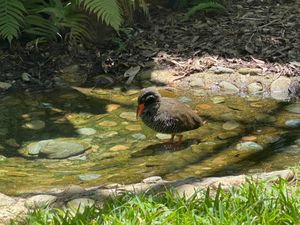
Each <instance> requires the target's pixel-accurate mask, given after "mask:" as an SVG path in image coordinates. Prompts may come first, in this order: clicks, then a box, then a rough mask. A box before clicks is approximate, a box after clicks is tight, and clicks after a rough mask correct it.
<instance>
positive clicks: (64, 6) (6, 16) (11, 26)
mask: <svg viewBox="0 0 300 225" xmlns="http://www.w3.org/2000/svg"><path fill="white" fill-rule="evenodd" d="M137 8H142V9H143V11H144V12H145V13H147V9H146V5H145V2H144V0H0V38H1V39H4V40H8V41H9V42H10V43H11V41H12V40H13V39H15V38H18V37H19V35H20V34H21V35H23V34H24V35H29V36H30V37H31V39H34V38H42V39H46V40H51V39H54V40H55V39H57V38H58V37H61V38H62V37H67V38H69V40H72V41H74V40H75V41H78V40H82V39H92V38H93V32H92V31H93V27H92V20H93V16H94V15H95V16H96V18H97V20H98V21H102V22H104V23H105V24H106V25H108V26H110V27H112V28H113V29H114V30H116V31H117V32H118V31H119V29H120V26H121V24H122V22H123V19H124V20H126V19H131V18H132V14H133V12H134V10H136V9H137ZM122 15H126V17H123V18H122Z"/></svg>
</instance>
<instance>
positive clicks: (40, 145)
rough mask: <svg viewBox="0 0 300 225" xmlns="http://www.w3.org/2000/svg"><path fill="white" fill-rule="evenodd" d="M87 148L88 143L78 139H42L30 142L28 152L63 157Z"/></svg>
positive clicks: (81, 151)
mask: <svg viewBox="0 0 300 225" xmlns="http://www.w3.org/2000/svg"><path fill="white" fill-rule="evenodd" d="M88 148H89V145H88V144H85V143H83V142H78V141H72V140H70V141H59V140H43V141H39V142H36V143H32V144H30V145H29V146H28V147H27V149H28V154H30V155H39V156H45V157H46V158H48V159H64V158H68V157H70V156H74V155H79V154H81V153H83V152H84V151H85V150H87V149H88Z"/></svg>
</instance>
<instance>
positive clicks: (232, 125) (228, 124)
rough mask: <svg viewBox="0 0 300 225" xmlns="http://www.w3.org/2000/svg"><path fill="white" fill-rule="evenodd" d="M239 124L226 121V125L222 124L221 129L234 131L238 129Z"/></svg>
mask: <svg viewBox="0 0 300 225" xmlns="http://www.w3.org/2000/svg"><path fill="white" fill-rule="evenodd" d="M239 126H240V124H239V123H238V122H236V121H234V120H232V121H227V122H226V123H224V124H223V126H222V127H223V129H224V130H234V129H235V128H238V127H239Z"/></svg>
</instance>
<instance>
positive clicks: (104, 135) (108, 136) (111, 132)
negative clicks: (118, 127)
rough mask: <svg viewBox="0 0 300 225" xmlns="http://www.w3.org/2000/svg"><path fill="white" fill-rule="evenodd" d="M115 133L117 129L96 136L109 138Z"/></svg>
mask: <svg viewBox="0 0 300 225" xmlns="http://www.w3.org/2000/svg"><path fill="white" fill-rule="evenodd" d="M117 134H119V133H118V132H117V131H110V132H107V133H103V134H100V135H98V136H97V137H99V138H110V137H113V136H116V135H117Z"/></svg>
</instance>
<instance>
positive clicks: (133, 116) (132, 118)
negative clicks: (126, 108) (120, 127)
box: [120, 112, 136, 121]
mask: <svg viewBox="0 0 300 225" xmlns="http://www.w3.org/2000/svg"><path fill="white" fill-rule="evenodd" d="M120 117H121V118H123V119H126V120H129V121H136V114H135V113H134V112H122V113H121V114H120Z"/></svg>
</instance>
